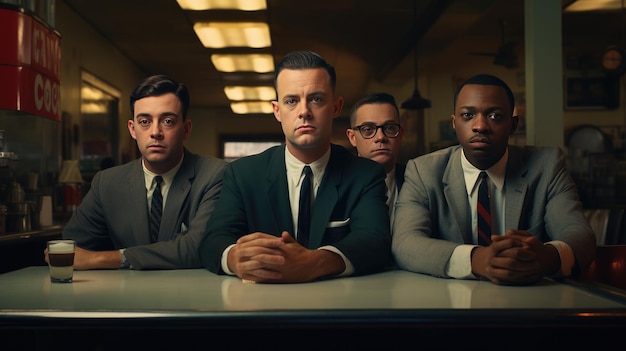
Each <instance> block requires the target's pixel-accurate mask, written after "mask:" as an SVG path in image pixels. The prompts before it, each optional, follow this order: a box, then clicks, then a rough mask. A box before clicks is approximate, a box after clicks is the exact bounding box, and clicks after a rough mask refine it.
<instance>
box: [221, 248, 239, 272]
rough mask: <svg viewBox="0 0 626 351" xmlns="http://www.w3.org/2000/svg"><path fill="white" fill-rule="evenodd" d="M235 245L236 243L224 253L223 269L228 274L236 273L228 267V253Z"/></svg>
mask: <svg viewBox="0 0 626 351" xmlns="http://www.w3.org/2000/svg"><path fill="white" fill-rule="evenodd" d="M235 245H236V244H231V245H230V246H229V247H227V248H226V250H224V252H223V253H222V270H223V271H224V273H226V274H228V275H235V272H231V271H230V269H228V253H229V252H230V249H232V248H233V246H235Z"/></svg>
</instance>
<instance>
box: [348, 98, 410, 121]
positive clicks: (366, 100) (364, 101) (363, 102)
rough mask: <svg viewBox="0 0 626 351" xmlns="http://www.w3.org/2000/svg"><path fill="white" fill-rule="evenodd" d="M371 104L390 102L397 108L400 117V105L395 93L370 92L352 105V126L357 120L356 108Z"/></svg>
mask: <svg viewBox="0 0 626 351" xmlns="http://www.w3.org/2000/svg"><path fill="white" fill-rule="evenodd" d="M369 104H389V105H391V106H393V107H394V108H395V109H396V117H398V119H400V110H398V105H397V104H396V99H395V98H394V97H393V95H391V94H387V93H369V94H367V95H365V96H363V97H361V98H360V99H358V100H357V101H356V102H355V103H354V105H352V109H351V110H350V127H354V123H355V122H356V110H358V109H359V107H361V106H363V105H369Z"/></svg>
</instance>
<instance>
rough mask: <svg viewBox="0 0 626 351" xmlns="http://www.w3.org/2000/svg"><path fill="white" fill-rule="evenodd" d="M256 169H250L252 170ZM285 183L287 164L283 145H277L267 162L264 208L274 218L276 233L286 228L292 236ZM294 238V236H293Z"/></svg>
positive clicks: (291, 223) (290, 215)
mask: <svg viewBox="0 0 626 351" xmlns="http://www.w3.org/2000/svg"><path fill="white" fill-rule="evenodd" d="M254 171H256V170H251V172H254ZM288 187H289V186H288V183H287V166H286V165H285V145H284V144H283V145H282V147H277V148H276V149H275V150H274V152H273V153H272V154H271V156H270V160H269V162H268V163H267V171H266V175H265V188H266V189H267V192H266V199H267V200H268V201H267V203H266V210H263V209H261V211H267V213H268V214H269V215H270V216H272V217H273V218H274V223H275V224H276V230H277V233H276V234H277V235H279V236H280V233H281V231H283V230H286V231H288V232H289V234H291V235H292V236H294V233H295V230H294V225H293V220H292V213H291V204H290V202H289V189H288ZM294 238H295V236H294Z"/></svg>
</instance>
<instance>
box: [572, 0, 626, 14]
mask: <svg viewBox="0 0 626 351" xmlns="http://www.w3.org/2000/svg"><path fill="white" fill-rule="evenodd" d="M621 7H622V1H621V0H577V1H574V2H573V3H571V4H570V5H569V6H567V7H566V8H565V10H564V11H565V12H584V11H608V10H619V9H620V8H621Z"/></svg>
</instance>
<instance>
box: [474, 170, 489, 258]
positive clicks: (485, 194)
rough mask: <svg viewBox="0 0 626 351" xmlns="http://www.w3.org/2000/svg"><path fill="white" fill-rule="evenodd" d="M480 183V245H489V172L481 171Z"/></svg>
mask: <svg viewBox="0 0 626 351" xmlns="http://www.w3.org/2000/svg"><path fill="white" fill-rule="evenodd" d="M479 177H480V185H479V186H478V204H477V207H476V213H477V214H478V245H481V246H489V244H491V206H490V204H489V187H488V186H487V173H486V172H484V171H483V172H480V176H479Z"/></svg>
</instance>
